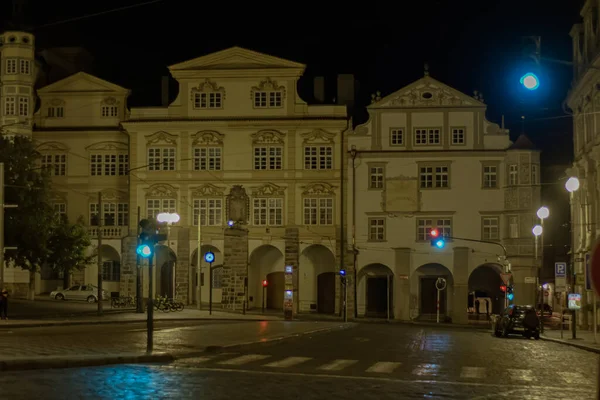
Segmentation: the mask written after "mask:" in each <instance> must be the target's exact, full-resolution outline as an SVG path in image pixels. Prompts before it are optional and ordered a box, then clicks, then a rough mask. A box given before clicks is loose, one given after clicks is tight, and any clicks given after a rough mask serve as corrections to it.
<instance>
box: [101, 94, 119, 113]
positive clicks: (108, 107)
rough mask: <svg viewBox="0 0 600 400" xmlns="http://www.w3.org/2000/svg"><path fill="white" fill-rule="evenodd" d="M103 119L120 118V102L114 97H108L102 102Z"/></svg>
mask: <svg viewBox="0 0 600 400" xmlns="http://www.w3.org/2000/svg"><path fill="white" fill-rule="evenodd" d="M100 112H101V114H100V115H101V116H102V117H103V118H115V117H118V116H119V102H118V101H117V99H115V98H114V97H107V98H106V99H104V100H103V101H102V104H101V108H100Z"/></svg>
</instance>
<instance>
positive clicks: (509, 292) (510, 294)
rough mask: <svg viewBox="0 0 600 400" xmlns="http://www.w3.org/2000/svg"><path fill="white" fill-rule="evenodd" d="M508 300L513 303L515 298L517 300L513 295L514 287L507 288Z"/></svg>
mask: <svg viewBox="0 0 600 400" xmlns="http://www.w3.org/2000/svg"><path fill="white" fill-rule="evenodd" d="M506 298H507V299H508V300H509V301H512V299H514V298H515V294H514V293H513V287H512V286H508V287H507V288H506Z"/></svg>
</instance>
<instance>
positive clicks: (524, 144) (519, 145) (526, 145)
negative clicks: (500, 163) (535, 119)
mask: <svg viewBox="0 0 600 400" xmlns="http://www.w3.org/2000/svg"><path fill="white" fill-rule="evenodd" d="M508 150H536V148H535V146H534V144H533V142H532V141H531V140H529V138H528V137H527V136H526V135H525V134H524V133H523V134H521V135H520V136H519V137H518V138H517V140H516V141H515V142H514V143H513V144H512V145H511V146H510V147H509V148H508Z"/></svg>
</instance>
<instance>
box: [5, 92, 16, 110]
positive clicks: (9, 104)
mask: <svg viewBox="0 0 600 400" xmlns="http://www.w3.org/2000/svg"><path fill="white" fill-rule="evenodd" d="M16 104H17V98H16V97H14V96H8V97H5V98H4V115H17V105H16Z"/></svg>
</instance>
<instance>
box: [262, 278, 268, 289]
mask: <svg viewBox="0 0 600 400" xmlns="http://www.w3.org/2000/svg"><path fill="white" fill-rule="evenodd" d="M268 284H269V282H267V280H266V279H263V281H262V285H263V287H267V285H268Z"/></svg>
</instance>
